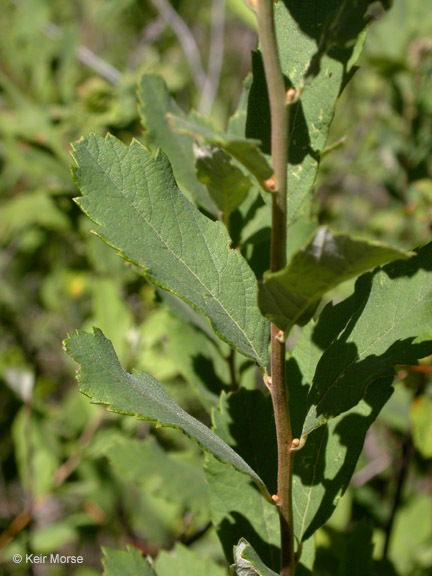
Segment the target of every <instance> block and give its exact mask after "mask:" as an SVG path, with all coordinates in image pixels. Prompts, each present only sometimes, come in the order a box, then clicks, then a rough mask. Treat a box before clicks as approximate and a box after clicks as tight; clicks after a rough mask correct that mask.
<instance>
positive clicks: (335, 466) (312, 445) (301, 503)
mask: <svg viewBox="0 0 432 576" xmlns="http://www.w3.org/2000/svg"><path fill="white" fill-rule="evenodd" d="M342 304H343V305H345V306H346V303H342ZM339 315H341V313H339ZM335 316H336V314H333V317H332V316H330V315H329V317H328V318H327V321H328V322H329V324H327V326H328V327H329V329H328V330H327V332H326V334H325V337H326V341H325V342H322V339H321V342H320V346H322V347H324V348H326V347H328V346H329V345H330V343H331V341H332V340H333V337H334V334H333V333H332V331H339V330H340V329H341V328H340V326H338V324H337V320H338V318H335ZM332 320H333V324H332V323H331V322H332ZM318 328H319V326H315V325H311V324H310V325H308V326H307V327H306V328H304V329H303V333H302V335H301V337H300V339H299V340H298V342H297V344H296V347H295V348H294V351H293V354H292V356H291V357H290V358H289V360H288V361H287V364H286V379H287V383H288V384H289V387H290V398H291V406H292V409H291V420H292V426H293V435H294V437H300V434H301V429H302V425H303V421H304V416H305V413H306V411H307V399H308V394H309V392H310V388H311V383H312V379H313V376H314V374H315V372H316V370H317V364H319V360H320V357H321V355H322V350H321V348H320V346H318V345H317V343H316V342H315V340H317V330H318ZM324 354H325V352H324ZM391 382H392V378H391V377H387V378H382V379H381V380H379V381H376V382H375V383H374V385H373V386H370V387H369V388H368V389H367V391H366V393H365V395H364V398H363V399H362V400H361V401H360V402H359V404H357V405H356V406H355V407H354V408H352V409H351V410H349V411H348V412H346V413H344V414H341V415H340V416H338V417H337V418H335V419H333V420H331V421H330V422H328V423H327V425H326V426H322V427H321V428H320V429H319V430H316V431H315V432H314V433H313V434H311V435H310V436H309V437H308V439H307V442H306V444H305V445H304V447H303V448H302V449H301V450H300V451H298V452H297V453H296V455H295V459H294V477H293V504H294V506H293V511H294V529H295V535H296V538H297V540H298V541H299V542H301V541H305V540H307V539H308V538H310V536H311V535H312V534H313V533H314V532H315V531H316V530H317V529H318V528H319V527H320V526H322V525H323V524H324V523H325V522H326V521H327V520H328V519H329V518H330V516H331V515H332V513H333V511H334V509H335V507H336V505H337V503H338V501H339V499H340V498H341V496H342V495H343V493H344V492H345V490H346V488H347V487H348V485H349V482H350V480H351V477H352V475H353V473H354V470H355V467H356V464H357V460H358V458H359V456H360V453H361V451H362V449H363V444H364V440H365V436H366V432H367V430H368V429H369V427H370V426H371V424H372V423H373V422H374V420H375V419H376V417H377V415H378V413H379V412H380V410H381V408H382V407H383V406H384V404H385V403H386V402H387V400H388V398H389V397H390V395H391V393H392V388H391ZM306 574H307V572H306Z"/></svg>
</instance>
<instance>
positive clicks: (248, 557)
mask: <svg viewBox="0 0 432 576" xmlns="http://www.w3.org/2000/svg"><path fill="white" fill-rule="evenodd" d="M234 560H235V563H234V564H233V565H232V566H231V574H232V576H236V575H237V576H278V575H277V574H276V572H273V570H270V568H268V566H266V565H265V564H264V562H263V561H262V560H261V558H260V557H259V556H258V554H257V553H256V552H255V550H254V549H253V548H252V546H251V545H250V544H249V543H248V542H247V540H245V539H244V538H242V539H241V540H240V542H239V543H238V545H237V546H235V547H234Z"/></svg>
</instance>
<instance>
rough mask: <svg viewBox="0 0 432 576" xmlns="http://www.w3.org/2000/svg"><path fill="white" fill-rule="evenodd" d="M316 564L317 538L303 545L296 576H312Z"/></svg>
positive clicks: (310, 539)
mask: <svg viewBox="0 0 432 576" xmlns="http://www.w3.org/2000/svg"><path fill="white" fill-rule="evenodd" d="M314 564H315V538H313V537H312V538H309V540H307V541H306V542H302V543H301V551H300V559H299V563H298V564H297V567H296V576H312V574H313V569H314Z"/></svg>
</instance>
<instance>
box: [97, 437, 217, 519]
mask: <svg viewBox="0 0 432 576" xmlns="http://www.w3.org/2000/svg"><path fill="white" fill-rule="evenodd" d="M104 454H105V456H106V457H107V458H108V459H109V460H110V462H111V463H112V464H113V466H115V467H116V468H117V469H118V470H119V471H120V472H121V473H122V474H123V476H124V477H125V478H128V479H129V480H131V481H132V482H134V483H135V484H138V485H141V486H144V487H145V488H146V491H147V492H148V493H151V494H156V495H157V496H161V497H162V498H164V499H165V500H167V501H168V502H174V503H177V502H178V503H181V504H182V506H184V508H186V509H187V510H193V511H195V512H198V513H201V512H203V513H204V514H205V513H208V508H209V506H208V494H207V487H206V484H205V477H204V472H203V470H202V465H201V462H200V461H199V460H198V459H197V458H196V459H195V460H194V459H192V458H190V457H189V458H188V457H187V456H186V455H184V454H182V453H180V454H175V455H171V454H168V453H167V452H165V451H164V450H163V449H162V448H161V447H160V446H159V444H158V443H157V442H156V440H155V439H154V438H153V437H151V436H150V437H148V438H146V439H145V440H142V441H141V440H136V439H133V438H124V437H119V438H118V439H117V441H114V442H112V443H110V445H108V446H107V448H106V450H105V451H104Z"/></svg>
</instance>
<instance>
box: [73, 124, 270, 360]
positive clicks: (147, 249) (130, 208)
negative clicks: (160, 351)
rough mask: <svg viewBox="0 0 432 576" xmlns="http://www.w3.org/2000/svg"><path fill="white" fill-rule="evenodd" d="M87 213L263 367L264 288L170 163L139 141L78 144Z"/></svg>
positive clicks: (78, 175) (111, 240)
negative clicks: (187, 193) (260, 296)
mask: <svg viewBox="0 0 432 576" xmlns="http://www.w3.org/2000/svg"><path fill="white" fill-rule="evenodd" d="M74 158H75V160H76V163H77V165H78V167H77V168H74V170H73V174H74V178H75V181H76V183H77V185H78V187H79V188H80V190H81V192H82V194H83V197H81V198H79V199H77V203H78V204H79V206H80V207H81V208H82V210H83V211H84V212H85V213H86V214H87V215H88V216H89V217H90V218H91V219H92V220H93V221H94V222H96V223H97V224H98V229H97V234H98V235H99V236H100V237H101V238H102V239H103V240H104V241H105V242H106V243H107V244H109V245H111V246H112V247H114V248H116V249H118V250H119V251H120V253H121V255H122V256H123V257H124V258H126V259H127V260H130V261H131V262H133V263H135V264H136V265H137V266H140V267H141V268H143V271H144V273H145V275H146V276H147V278H148V279H149V280H150V281H152V282H153V283H155V284H156V285H158V286H160V287H162V288H164V289H165V290H169V291H170V292H173V293H174V294H177V295H178V296H180V297H181V298H183V299H184V300H185V301H186V302H188V303H189V304H191V305H192V306H194V307H195V308H197V309H198V310H199V311H200V312H202V313H203V314H204V315H206V316H207V317H208V318H209V319H210V321H211V323H212V326H213V329H214V330H215V332H216V333H217V334H218V335H219V337H221V338H222V339H223V340H225V341H226V342H228V343H229V344H230V345H231V346H233V347H234V348H236V349H237V350H239V351H240V352H242V353H243V354H245V355H246V356H248V357H250V358H253V359H254V360H256V361H257V362H258V363H259V364H261V365H262V366H265V365H266V364H267V357H268V332H269V330H268V322H267V321H266V320H265V319H263V318H262V316H261V314H260V313H259V310H258V308H257V306H256V299H257V291H258V288H257V285H256V280H255V276H254V274H253V272H252V270H251V269H250V268H249V266H248V264H247V262H246V260H245V259H244V258H243V256H242V255H241V254H240V252H239V251H237V250H231V249H230V247H229V245H230V241H231V240H230V237H229V235H228V233H227V231H226V229H225V227H224V226H223V224H222V223H220V222H212V221H211V220H209V219H208V218H206V216H204V215H203V214H201V213H200V212H199V211H198V209H197V208H196V207H195V206H194V205H193V204H191V203H190V202H189V201H188V200H187V199H186V198H185V197H184V196H183V195H182V194H181V192H180V191H179V190H178V188H177V186H176V183H175V180H174V178H173V174H172V171H171V168H170V165H169V162H168V159H167V158H166V156H164V155H163V154H159V155H158V156H157V157H156V158H154V157H153V156H152V155H151V153H150V152H149V151H148V150H147V149H146V148H145V147H144V146H142V145H141V144H140V143H139V142H137V141H136V140H134V141H133V142H132V144H131V145H130V146H129V147H128V146H125V145H124V144H122V143H121V142H120V141H119V140H117V139H115V138H113V137H112V136H110V135H108V136H107V137H106V138H105V139H102V138H100V137H98V136H96V135H90V136H89V137H88V138H84V139H82V140H80V141H79V142H78V143H76V144H75V146H74Z"/></svg>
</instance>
